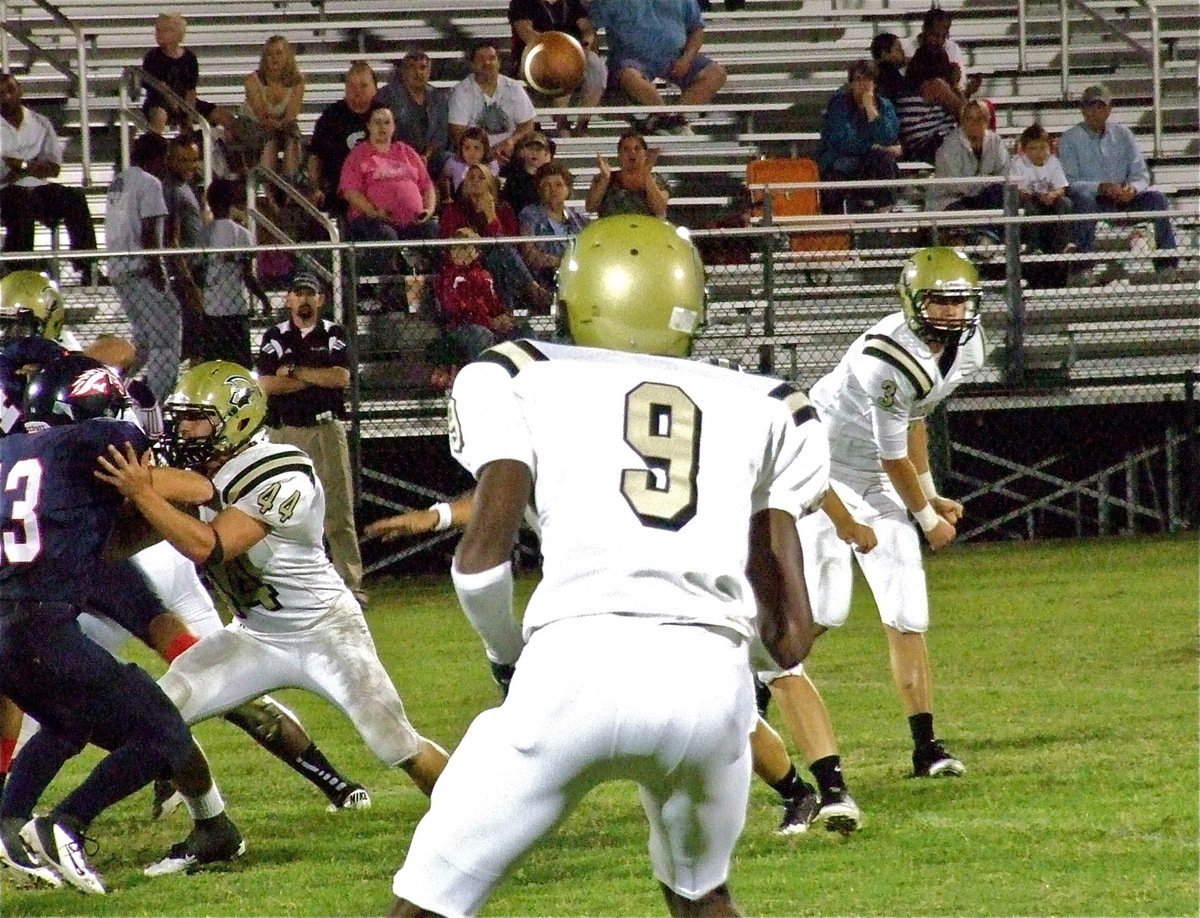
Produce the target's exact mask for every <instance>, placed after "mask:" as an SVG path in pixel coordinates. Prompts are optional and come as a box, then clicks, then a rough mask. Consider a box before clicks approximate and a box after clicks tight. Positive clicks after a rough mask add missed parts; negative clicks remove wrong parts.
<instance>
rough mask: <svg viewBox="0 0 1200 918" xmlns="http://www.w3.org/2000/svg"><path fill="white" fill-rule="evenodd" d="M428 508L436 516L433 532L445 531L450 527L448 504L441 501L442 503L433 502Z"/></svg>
mask: <svg viewBox="0 0 1200 918" xmlns="http://www.w3.org/2000/svg"><path fill="white" fill-rule="evenodd" d="M429 509H430V510H432V511H433V512H434V513H436V514H437V516H438V521H437V525H436V526H434V527H433V531H434V532H445V531H446V530H447V529H449V528H450V523H451V517H450V505H449V504H447V503H445V502H444V501H443V502H442V503H439V504H434V505H433V506H432V507H430V508H429Z"/></svg>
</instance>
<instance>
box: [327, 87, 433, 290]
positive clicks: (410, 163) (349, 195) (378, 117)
mask: <svg viewBox="0 0 1200 918" xmlns="http://www.w3.org/2000/svg"><path fill="white" fill-rule="evenodd" d="M395 131H396V122H395V120H394V119H393V116H392V111H391V109H389V108H386V107H384V106H375V107H374V108H372V109H371V111H370V113H369V115H368V118H367V139H366V140H364V141H363V142H362V143H360V144H359V145H358V146H357V147H355V148H354V149H353V150H351V151H350V155H349V156H347V157H346V162H345V163H344V164H343V166H342V176H341V180H340V182H339V183H338V193H339V194H341V196H342V197H343V198H344V199H345V200H346V204H347V205H348V210H347V214H346V218H347V227H346V228H347V231H348V233H349V236H350V238H351V239H352V240H354V241H356V242H398V241H399V240H401V239H435V238H437V235H438V227H437V220H436V219H434V217H433V213H434V211H435V210H436V208H437V190H436V188H435V187H434V184H433V180H432V179H431V178H430V177H429V171H428V170H427V169H426V168H425V162H424V160H422V159H421V155H420V154H419V153H417V151H416V150H414V149H413V148H412V147H410V146H409V145H408V144H406V143H404V142H403V141H399V140H393V139H392V135H393V134H394V133H395ZM381 256H382V257H381ZM392 256H393V253H392V252H383V251H375V252H371V253H369V254H368V255H367V256H366V258H365V259H364V262H365V265H364V267H365V270H361V271H360V273H362V274H391V273H395V271H394V268H395V265H394V261H393V257H392Z"/></svg>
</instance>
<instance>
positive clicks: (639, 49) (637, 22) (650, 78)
mask: <svg viewBox="0 0 1200 918" xmlns="http://www.w3.org/2000/svg"><path fill="white" fill-rule="evenodd" d="M588 15H589V16H590V17H591V20H592V22H593V23H594V24H595V26H596V27H597V28H603V29H604V30H605V35H606V36H607V39H608V72H609V80H610V81H615V82H616V84H617V85H618V86H620V87H621V89H622V90H623V91H624V92H625V94H626V95H628V96H629V97H630V98H631V99H633V101H634V102H635V103H637V104H638V105H654V106H658V107H662V105H663V98H662V96H661V95H660V94H659V92H658V90H657V89H656V88H655V86H654V81H655V80H657V79H662V80H669V81H670V82H672V83H674V84H675V85H676V86H678V87H679V88H680V89H681V90H682V92H681V93H680V96H679V104H680V105H704V104H706V103H708V102H711V101H712V99H713V97H714V96H716V94H717V92H718V91H720V89H721V87H722V86H724V85H725V80H726V77H727V74H726V72H725V68H724V67H722V66H721V65H720V64H718V63H717V62H716V61H714V60H713V59H712V58H710V57H708V56H707V55H705V54H702V53H701V51H700V49H701V47H703V45H704V17H703V16H702V14H701V12H700V7H699V5H698V4H697V3H696V0H641V2H638V3H630V2H629V0H591V2H590V3H589V4H588ZM639 128H640V132H641V133H643V134H654V133H657V132H659V131H666V132H667V133H670V134H691V133H692V129H691V127H689V126H688V122H687V118H686V117H685V116H684V115H651V116H650V117H649V118H647V119H646V121H645V122H643V123H642V124H640V125H639Z"/></svg>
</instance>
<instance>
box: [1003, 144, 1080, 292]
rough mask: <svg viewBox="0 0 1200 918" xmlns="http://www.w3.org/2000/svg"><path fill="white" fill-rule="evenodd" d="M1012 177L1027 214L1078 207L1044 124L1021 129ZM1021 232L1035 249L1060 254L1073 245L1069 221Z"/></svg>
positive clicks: (1055, 213)
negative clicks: (1068, 194) (1069, 190)
mask: <svg viewBox="0 0 1200 918" xmlns="http://www.w3.org/2000/svg"><path fill="white" fill-rule="evenodd" d="M1008 177H1009V179H1011V180H1012V182H1013V183H1014V184H1015V185H1016V186H1017V194H1019V195H1020V197H1021V206H1022V207H1023V208H1024V209H1025V213H1026V214H1029V215H1034V216H1057V217H1061V216H1063V215H1064V214H1069V213H1072V212H1073V211H1074V210H1075V208H1074V207H1073V206H1072V204H1071V199H1070V198H1069V197H1067V185H1068V183H1067V176H1066V174H1065V173H1064V172H1063V167H1062V164H1061V163H1060V162H1059V161H1058V157H1057V156H1055V155H1054V154H1053V153H1051V152H1050V135H1049V134H1048V133H1046V129H1045V128H1044V127H1042V126H1041V125H1040V124H1031V125H1030V126H1029V127H1027V128H1025V130H1024V131H1022V132H1021V150H1020V152H1019V153H1018V154H1017V155H1016V156H1014V157H1013V158H1012V162H1011V163H1009V167H1008ZM1021 233H1022V235H1024V236H1025V237H1026V238H1027V239H1028V240H1029V244H1030V248H1032V249H1033V250H1035V251H1038V252H1044V253H1046V254H1047V255H1058V254H1059V253H1061V252H1063V251H1065V250H1066V248H1067V246H1068V244H1070V242H1069V241H1070V238H1071V224H1070V223H1069V222H1067V221H1065V220H1055V221H1054V222H1052V223H1032V224H1029V225H1028V226H1022V227H1021ZM1059 273H1060V275H1061V274H1062V273H1063V272H1059ZM1057 279H1058V280H1060V281H1061V280H1064V279H1065V278H1064V277H1062V276H1059V277H1058V278H1057Z"/></svg>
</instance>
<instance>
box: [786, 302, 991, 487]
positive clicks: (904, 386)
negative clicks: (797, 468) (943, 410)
mask: <svg viewBox="0 0 1200 918" xmlns="http://www.w3.org/2000/svg"><path fill="white" fill-rule="evenodd" d="M956 350H957V352H956V353H955V354H954V355H953V359H952V362H950V364H949V366H948V367H947V369H946V371H945V372H943V370H942V364H943V363H944V361H943V358H945V357H946V354H945V353H944V352H943V353H942V354H934V353H933V352H932V351H930V349H929V346H928V345H927V344H926V343H925V342H924V341H922V340H921V339H920V338H918V337H917V336H916V334H915V333H914V332H913V331H912V329H910V328H909V327H908V322H907V321H906V320H905V317H904V313H903V312H897V313H893V314H892V315H890V316H888V317H886V318H884V319H881V320H880V321H879V322H877V323H876V324H875V325H873V326H872V327H871V328H870V329H868V330H867V331H866V332H865V333H864V334H862V335H861V336H860V337H859V338H858V339H857V340H856V341H855V342H854V343H853V344H852V345H850V347H849V349H848V350H847V351H846V353H845V355H844V356H843V357H842V359H841V361H840V362H839V363H838V365H837V366H836V367H834V368H833V370H832V371H830V372H829V373H827V374H826V375H825V376H823V377H821V379H819V380H818V381H817V383H816V385H814V386H813V387H812V391H811V392H810V393H809V395H810V397H811V398H812V401H813V404H814V405H816V407H817V411H818V413H819V414H820V416H821V420H822V421H823V422H824V424H825V427H826V429H827V430H828V433H829V452H830V461H831V463H832V469H833V471H832V474H833V477H834V478H835V479H838V480H841V475H839V472H850V473H859V474H876V475H882V474H883V467H882V465H881V464H880V460H881V459H899V458H901V457H903V456H906V455H907V454H908V425H909V423H910V422H911V421H915V420H918V419H920V418H923V417H925V416H926V415H928V414H929V413H930V412H932V411H933V409H934V408H936V407H937V406H938V404H939V403H940V402H941V401H942V400H943V399H944V398H946V396H948V395H949V394H950V393H951V392H953V391H954V390H955V389H956V388H958V386H959V385H960V384H961V383H962V382H964V381H965V380H967V379H969V378H970V377H971V376H973V375H974V374H975V373H977V372H978V371H979V369H980V367H982V366H983V361H984V358H985V356H986V352H985V348H984V342H983V330H982V328H981V329H979V330H977V331H976V333H975V334H974V335H973V336H972V337H971V340H969V341H968V342H967V343H966V344H965V345H962V346H959V347H958V348H957V349H956Z"/></svg>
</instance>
